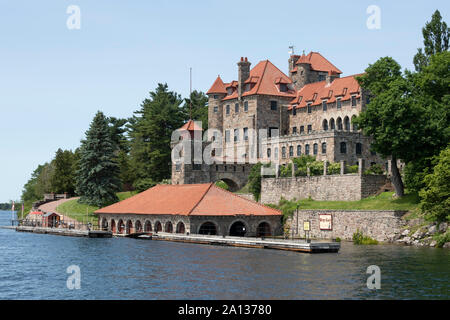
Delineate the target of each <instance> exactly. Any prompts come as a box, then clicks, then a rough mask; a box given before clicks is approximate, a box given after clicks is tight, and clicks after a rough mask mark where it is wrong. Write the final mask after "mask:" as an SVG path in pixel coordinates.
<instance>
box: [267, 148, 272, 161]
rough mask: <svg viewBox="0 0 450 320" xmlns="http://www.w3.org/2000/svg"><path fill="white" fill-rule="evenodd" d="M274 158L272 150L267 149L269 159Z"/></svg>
mask: <svg viewBox="0 0 450 320" xmlns="http://www.w3.org/2000/svg"><path fill="white" fill-rule="evenodd" d="M271 156H272V150H271V149H270V148H267V158H268V159H270V157H271Z"/></svg>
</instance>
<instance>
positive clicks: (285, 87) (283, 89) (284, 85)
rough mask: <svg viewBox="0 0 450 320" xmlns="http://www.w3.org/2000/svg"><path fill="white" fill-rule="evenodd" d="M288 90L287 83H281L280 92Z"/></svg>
mask: <svg viewBox="0 0 450 320" xmlns="http://www.w3.org/2000/svg"><path fill="white" fill-rule="evenodd" d="M287 91H288V87H287V84H285V83H280V92H287Z"/></svg>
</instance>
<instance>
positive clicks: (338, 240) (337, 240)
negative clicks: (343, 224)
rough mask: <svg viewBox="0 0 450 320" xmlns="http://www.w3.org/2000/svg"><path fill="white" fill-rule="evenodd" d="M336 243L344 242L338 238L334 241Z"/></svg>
mask: <svg viewBox="0 0 450 320" xmlns="http://www.w3.org/2000/svg"><path fill="white" fill-rule="evenodd" d="M334 240H335V241H336V242H342V240H341V238H339V237H337V238H336V239H334Z"/></svg>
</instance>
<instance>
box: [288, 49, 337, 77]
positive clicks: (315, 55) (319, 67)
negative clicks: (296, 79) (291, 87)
mask: <svg viewBox="0 0 450 320" xmlns="http://www.w3.org/2000/svg"><path fill="white" fill-rule="evenodd" d="M300 63H307V64H310V65H311V69H312V70H315V71H323V72H330V71H331V72H333V73H337V74H341V73H342V71H341V70H339V69H338V68H336V66H335V65H333V64H332V63H331V62H330V61H328V60H327V59H325V58H324V57H323V56H322V55H321V54H320V53H319V52H310V53H309V54H308V55H306V56H305V55H304V54H303V55H302V56H300V57H299V59H298V60H297V62H296V64H300ZM292 72H297V67H295V68H294V70H292Z"/></svg>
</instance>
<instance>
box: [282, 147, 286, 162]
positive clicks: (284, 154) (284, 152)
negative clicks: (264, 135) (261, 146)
mask: <svg viewBox="0 0 450 320" xmlns="http://www.w3.org/2000/svg"><path fill="white" fill-rule="evenodd" d="M281 157H282V158H283V159H286V147H283V148H281Z"/></svg>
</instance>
